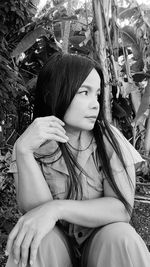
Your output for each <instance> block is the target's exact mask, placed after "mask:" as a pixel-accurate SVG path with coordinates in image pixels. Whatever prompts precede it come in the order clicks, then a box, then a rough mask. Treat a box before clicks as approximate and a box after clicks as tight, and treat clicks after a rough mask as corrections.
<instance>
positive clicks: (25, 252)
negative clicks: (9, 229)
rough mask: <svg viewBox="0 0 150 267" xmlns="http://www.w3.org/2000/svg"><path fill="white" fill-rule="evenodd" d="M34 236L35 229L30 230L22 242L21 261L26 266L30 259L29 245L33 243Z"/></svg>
mask: <svg viewBox="0 0 150 267" xmlns="http://www.w3.org/2000/svg"><path fill="white" fill-rule="evenodd" d="M33 236H34V230H30V231H29V232H27V234H26V235H25V237H24V240H23V242H22V244H21V262H22V265H24V266H26V265H27V262H28V259H29V247H30V245H31V242H32V239H33Z"/></svg>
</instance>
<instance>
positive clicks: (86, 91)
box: [79, 90, 88, 95]
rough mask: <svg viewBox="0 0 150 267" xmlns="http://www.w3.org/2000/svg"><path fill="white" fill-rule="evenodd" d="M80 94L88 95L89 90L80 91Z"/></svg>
mask: <svg viewBox="0 0 150 267" xmlns="http://www.w3.org/2000/svg"><path fill="white" fill-rule="evenodd" d="M79 94H83V95H88V90H83V91H80V92H79Z"/></svg>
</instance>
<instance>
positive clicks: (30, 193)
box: [14, 151, 52, 213]
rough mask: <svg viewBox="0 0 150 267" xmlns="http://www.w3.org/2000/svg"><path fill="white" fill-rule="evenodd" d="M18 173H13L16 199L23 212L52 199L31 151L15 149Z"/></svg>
mask: <svg viewBox="0 0 150 267" xmlns="http://www.w3.org/2000/svg"><path fill="white" fill-rule="evenodd" d="M17 168H18V173H15V174H14V179H15V186H16V193H17V201H18V205H19V208H20V210H21V211H22V212H23V213H24V212H27V211H29V210H31V209H32V208H34V207H36V206H38V205H40V204H42V203H44V202H46V201H49V200H51V199H52V195H51V192H50V189H49V187H48V185H47V183H46V181H45V179H44V177H43V174H42V172H41V169H40V167H39V166H38V164H37V162H36V160H35V159H34V156H33V154H32V153H28V154H27V153H23V152H21V151H17Z"/></svg>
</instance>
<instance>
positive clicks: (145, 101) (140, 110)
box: [134, 79, 150, 123]
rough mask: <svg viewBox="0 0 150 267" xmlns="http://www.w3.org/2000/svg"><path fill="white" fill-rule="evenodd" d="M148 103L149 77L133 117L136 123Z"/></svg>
mask: <svg viewBox="0 0 150 267" xmlns="http://www.w3.org/2000/svg"><path fill="white" fill-rule="evenodd" d="M149 104H150V79H148V83H147V86H146V88H145V92H144V94H143V96H142V100H141V104H140V106H139V109H138V111H137V114H136V117H135V119H134V122H135V123H137V122H138V119H139V118H140V117H141V116H142V115H143V114H144V112H145V111H146V110H147V109H148V107H149Z"/></svg>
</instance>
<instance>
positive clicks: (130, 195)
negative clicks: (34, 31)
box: [6, 53, 150, 267]
mask: <svg viewBox="0 0 150 267" xmlns="http://www.w3.org/2000/svg"><path fill="white" fill-rule="evenodd" d="M103 94H104V80H103V74H102V71H101V69H100V67H99V66H98V65H97V64H96V63H95V62H93V61H91V60H90V59H87V58H85V57H83V56H78V55H62V54H60V53H56V54H54V55H53V56H52V57H51V58H50V60H49V61H48V62H47V64H46V65H45V66H44V67H43V69H42V71H41V72H40V74H39V77H38V81H37V88H36V97H35V106H34V121H33V122H32V123H31V125H30V126H29V127H28V128H27V129H26V131H25V132H24V133H23V134H22V135H21V136H20V137H19V139H18V140H17V142H16V144H15V146H14V152H13V162H12V165H11V172H13V174H14V178H15V184H16V192H17V199H18V204H19V207H20V209H21V211H22V212H23V213H24V215H23V216H22V217H21V218H20V219H19V221H18V223H17V224H16V226H15V227H14V228H13V230H12V231H11V233H10V235H9V238H8V242H7V253H8V254H9V259H8V262H7V265H6V266H7V267H14V266H16V265H17V266H22V267H23V266H30V265H32V266H33V267H56V266H59V267H71V266H79V264H81V266H82V267H83V266H84V267H96V266H97V267H98V266H99V267H100V266H101V267H120V266H121V267H126V266H128V267H130V266H132V267H141V266H142V267H149V262H150V254H149V252H148V250H147V248H146V246H145V244H144V242H143V240H142V239H141V238H140V236H139V235H138V234H137V233H136V232H135V230H134V229H133V228H132V227H131V225H130V224H129V221H130V216H131V212H132V208H133V203H134V191H135V164H136V163H138V162H141V161H142V158H141V157H140V155H139V154H138V153H137V152H136V150H135V149H134V148H133V147H132V145H130V144H129V142H128V141H127V140H126V139H125V138H124V137H123V136H122V134H121V133H120V132H119V131H118V130H117V129H116V128H115V127H113V126H111V125H109V123H107V121H106V119H105V114H104V112H103ZM16 163H17V164H16Z"/></svg>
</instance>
